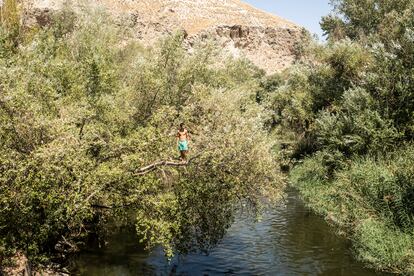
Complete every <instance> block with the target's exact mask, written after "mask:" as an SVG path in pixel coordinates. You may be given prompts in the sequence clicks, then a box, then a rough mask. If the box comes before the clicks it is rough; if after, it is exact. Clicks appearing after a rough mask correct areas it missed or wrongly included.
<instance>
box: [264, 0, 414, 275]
mask: <svg viewBox="0 0 414 276" xmlns="http://www.w3.org/2000/svg"><path fill="white" fill-rule="evenodd" d="M332 3H333V5H334V8H335V9H334V13H332V14H331V15H329V16H326V17H324V18H323V19H322V23H321V25H322V27H323V29H324V30H325V32H326V35H327V37H328V41H327V42H326V43H324V44H320V43H315V42H314V41H313V40H312V39H307V40H305V41H304V43H303V45H302V47H301V48H300V49H301V51H302V52H303V54H304V55H303V56H302V57H301V58H300V59H299V60H298V61H297V63H296V65H294V66H293V67H292V68H290V69H289V70H288V71H287V72H284V73H283V74H280V75H278V76H273V79H277V80H278V81H277V86H276V87H277V88H272V89H271V90H270V91H271V92H270V93H267V95H268V100H267V104H268V106H269V108H270V109H272V110H273V111H274V118H273V121H272V123H273V125H274V129H275V131H276V132H278V133H279V134H280V136H281V137H283V138H284V139H286V140H287V142H290V143H286V144H290V145H292V146H290V147H288V148H287V149H284V151H285V152H286V156H288V158H287V159H288V160H289V161H290V163H292V161H293V163H295V164H296V166H294V168H293V170H292V172H291V174H290V180H291V183H292V185H294V186H295V187H297V188H298V189H299V191H300V193H301V195H302V196H303V198H304V199H305V201H306V202H307V203H308V204H309V206H310V207H311V208H312V209H314V210H315V211H316V212H318V213H320V214H321V215H323V216H325V217H326V218H327V219H328V220H329V221H331V222H333V223H335V224H337V225H339V226H340V229H342V230H346V233H347V235H348V236H349V238H350V239H351V240H352V241H353V245H354V249H355V253H356V256H357V257H358V258H359V259H360V260H362V261H365V262H367V263H368V264H370V265H371V266H372V267H374V268H376V269H381V270H390V271H394V272H401V273H413V272H414V231H413V229H414V145H413V138H414V71H413V68H414V2H413V1H405V0H398V1H394V0H387V1H356V0H339V1H332Z"/></svg>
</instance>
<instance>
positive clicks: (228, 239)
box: [72, 190, 386, 276]
mask: <svg viewBox="0 0 414 276" xmlns="http://www.w3.org/2000/svg"><path fill="white" fill-rule="evenodd" d="M72 271H73V273H74V274H77V275H91V276H94V275H99V276H101V275H109V276H110V275H117V276H118V275H119V276H127V275H326V276H340V275H344V276H348V275H355V276H357V275H361V276H369V275H386V274H384V273H376V272H375V271H373V270H370V269H367V268H364V266H363V264H361V263H359V262H357V261H356V260H355V259H354V258H353V257H352V254H351V247H350V243H349V241H347V240H346V239H344V238H343V237H340V236H338V235H337V234H335V231H334V229H333V228H332V227H330V226H329V225H328V224H327V223H326V222H325V221H324V220H323V219H322V218H320V217H319V216H317V215H314V214H312V212H311V211H310V210H309V209H308V208H306V207H305V206H304V204H303V202H302V201H301V200H300V199H299V198H298V195H297V192H296V191H294V190H289V191H288V192H287V196H286V199H285V201H284V203H283V204H282V203H281V204H279V205H277V206H275V208H273V209H272V210H269V211H267V212H265V214H264V215H263V218H262V219H261V220H260V221H259V222H255V221H254V220H252V219H251V218H249V217H248V216H243V215H242V214H241V215H239V216H238V218H237V219H236V221H235V222H234V224H233V226H232V227H231V228H230V229H229V230H228V233H227V234H226V236H225V237H224V238H223V240H222V241H221V242H220V244H218V245H217V247H216V248H214V249H213V250H212V251H211V252H210V253H209V254H208V255H205V254H201V253H200V254H190V255H187V256H177V257H175V258H174V259H173V260H172V261H171V262H168V261H167V260H166V259H165V258H164V255H163V252H162V248H156V249H155V250H153V251H152V252H147V251H145V250H143V248H142V246H140V245H139V244H138V242H137V238H136V236H135V235H134V233H118V234H117V235H115V236H113V237H112V239H110V241H109V243H108V245H107V246H106V247H104V248H90V249H89V250H88V251H84V252H83V253H81V254H80V255H79V256H77V257H76V258H74V259H73V260H72Z"/></svg>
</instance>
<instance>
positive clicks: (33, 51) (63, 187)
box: [0, 1, 284, 264]
mask: <svg viewBox="0 0 414 276" xmlns="http://www.w3.org/2000/svg"><path fill="white" fill-rule="evenodd" d="M6 3H8V4H10V3H11V1H6ZM4 14H6V13H3V14H2V16H3V15H4ZM114 20H115V19H114ZM114 20H112V19H111V17H109V16H106V15H105V14H102V13H100V12H97V11H90V10H85V11H83V12H81V13H78V14H76V15H75V14H74V13H73V12H72V11H71V10H70V9H65V10H63V11H61V12H57V13H56V14H55V15H53V17H51V19H50V22H49V23H48V24H47V25H46V26H44V27H32V28H29V27H27V26H20V25H19V24H20V23H19V20H15V21H13V20H8V19H7V18H4V17H3V18H2V22H9V23H10V24H9V23H7V24H6V23H4V24H2V25H1V28H0V126H1V127H0V203H1V204H0V256H1V258H0V260H3V264H4V261H5V260H6V257H7V256H10V255H14V254H15V252H23V253H24V254H25V255H27V256H28V258H29V260H30V261H31V262H32V263H47V262H48V261H49V260H50V258H55V257H57V256H60V257H65V256H67V254H70V253H71V252H76V251H78V250H79V249H82V246H83V245H84V244H85V241H86V240H87V237H90V236H91V234H93V236H94V237H97V239H99V240H100V241H101V243H102V244H104V243H105V235H106V234H107V232H108V231H109V229H110V227H109V226H108V225H112V226H113V225H114V224H113V223H111V222H113V221H115V222H116V225H117V227H131V226H132V225H131V223H132V224H134V225H133V227H135V228H136V230H137V234H138V235H137V242H138V241H139V240H140V239H141V240H142V242H144V243H145V244H147V245H148V247H152V246H155V245H159V244H160V245H163V246H164V248H165V250H166V254H167V255H168V256H171V255H172V254H174V253H176V252H181V253H186V252H189V251H192V250H208V249H209V248H211V247H212V246H214V245H215V244H216V243H217V242H218V241H219V240H220V238H221V237H222V236H223V235H224V233H225V230H226V229H227V228H228V227H229V226H230V224H231V223H232V221H233V217H234V214H235V211H236V210H237V209H238V208H239V206H244V208H246V209H247V210H249V211H253V212H254V213H256V212H257V211H259V210H260V206H261V202H262V200H263V198H264V197H266V198H277V197H279V195H280V193H281V192H282V190H283V185H284V184H283V181H282V180H281V174H279V172H278V169H277V168H278V166H277V163H276V162H275V158H274V154H273V153H272V148H273V145H274V141H273V140H272V139H270V137H269V135H268V131H267V129H266V122H267V121H268V120H269V118H270V113H269V112H268V111H267V110H265V108H264V107H263V106H261V105H259V104H257V103H256V91H257V89H258V87H259V85H260V83H259V81H258V79H260V78H259V76H263V72H262V71H261V70H258V69H257V68H255V67H254V66H252V65H251V64H250V63H249V62H247V61H245V60H233V59H229V58H225V59H224V58H223V56H221V53H220V52H219V51H217V48H216V47H215V46H214V45H212V44H211V43H209V42H205V43H200V45H199V46H198V47H196V48H197V49H196V50H195V51H194V52H193V53H191V54H190V53H188V52H187V51H186V50H185V48H184V44H183V34H180V33H178V34H176V35H173V36H171V37H168V38H166V39H164V40H162V41H159V42H158V43H157V44H155V45H154V46H152V47H148V48H147V47H144V46H142V45H140V44H138V43H137V42H136V39H135V38H134V33H133V31H132V30H130V29H129V28H128V27H127V26H125V25H123V24H122V22H117V21H114ZM180 122H185V124H186V125H187V127H188V128H189V130H190V133H191V136H192V140H191V143H190V146H191V154H190V157H191V156H192V157H195V158H194V159H193V160H192V161H191V163H190V164H189V165H188V166H186V167H184V166H183V167H159V168H157V169H156V170H154V171H151V172H149V173H145V174H141V173H139V169H140V168H141V167H144V166H146V165H148V164H151V163H153V162H154V161H160V160H172V161H174V160H175V158H176V157H178V152H177V149H176V140H175V139H176V138H175V135H176V131H177V128H178V125H179V123H180ZM175 162H177V161H175ZM131 216H132V217H133V219H130V218H131Z"/></svg>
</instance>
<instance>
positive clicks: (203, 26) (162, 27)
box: [26, 0, 301, 73]
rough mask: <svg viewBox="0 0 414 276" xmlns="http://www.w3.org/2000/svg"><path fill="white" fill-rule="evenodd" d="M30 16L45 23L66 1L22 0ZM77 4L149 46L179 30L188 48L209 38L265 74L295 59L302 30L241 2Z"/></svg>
mask: <svg viewBox="0 0 414 276" xmlns="http://www.w3.org/2000/svg"><path fill="white" fill-rule="evenodd" d="M26 1H28V2H27V5H28V7H29V9H30V14H31V15H32V19H34V20H36V21H38V23H40V24H43V23H44V22H45V18H46V17H47V14H49V13H50V12H51V11H53V10H56V9H59V8H61V7H62V5H63V3H64V2H66V1H65V0H26ZM74 1H75V5H91V6H99V7H103V8H104V9H107V10H108V11H110V13H111V14H113V15H114V16H117V17H121V18H122V19H124V20H126V21H127V23H128V24H130V25H131V26H133V27H135V29H136V35H137V38H138V39H140V40H141V41H143V43H144V44H150V43H152V42H153V41H155V40H157V39H158V38H160V37H162V36H163V35H166V34H170V33H173V32H174V31H176V30H183V31H185V33H186V34H187V36H186V40H187V45H188V47H189V49H191V47H192V45H193V44H194V42H195V41H196V40H198V39H207V38H212V39H213V40H215V41H216V42H217V43H219V45H221V46H222V47H223V49H225V51H226V52H227V53H229V54H231V55H233V56H236V57H239V56H244V57H247V58H248V59H250V60H251V61H252V62H253V63H255V64H256V65H257V66H259V67H261V68H263V69H265V70H266V71H267V72H268V73H273V72H276V71H280V70H282V69H283V68H285V67H287V66H289V65H290V64H291V63H292V61H293V59H294V53H293V51H294V46H295V43H296V42H297V41H298V40H299V37H300V33H301V28H300V27H298V26H297V25H295V24H293V23H291V22H289V21H287V20H285V19H282V18H280V17H277V16H274V15H271V14H268V13H265V12H263V11H261V10H258V9H255V8H253V7H251V6H249V5H248V4H245V3H243V2H242V1H239V0H88V1H82V2H80V1H79V0H74Z"/></svg>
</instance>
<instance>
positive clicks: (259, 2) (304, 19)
mask: <svg viewBox="0 0 414 276" xmlns="http://www.w3.org/2000/svg"><path fill="white" fill-rule="evenodd" d="M243 1H244V2H246V3H249V4H250V5H252V6H254V7H256V8H259V9H261V10H265V11H267V12H270V13H273V14H275V15H278V16H280V17H283V18H285V19H288V20H289V21H292V22H294V23H296V24H299V25H301V26H303V27H305V28H306V29H308V30H309V31H310V32H311V33H312V34H317V35H318V37H319V38H321V39H322V30H321V28H320V26H319V22H320V20H321V17H322V16H324V15H327V14H328V13H329V12H330V11H331V6H330V5H329V0H243Z"/></svg>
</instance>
